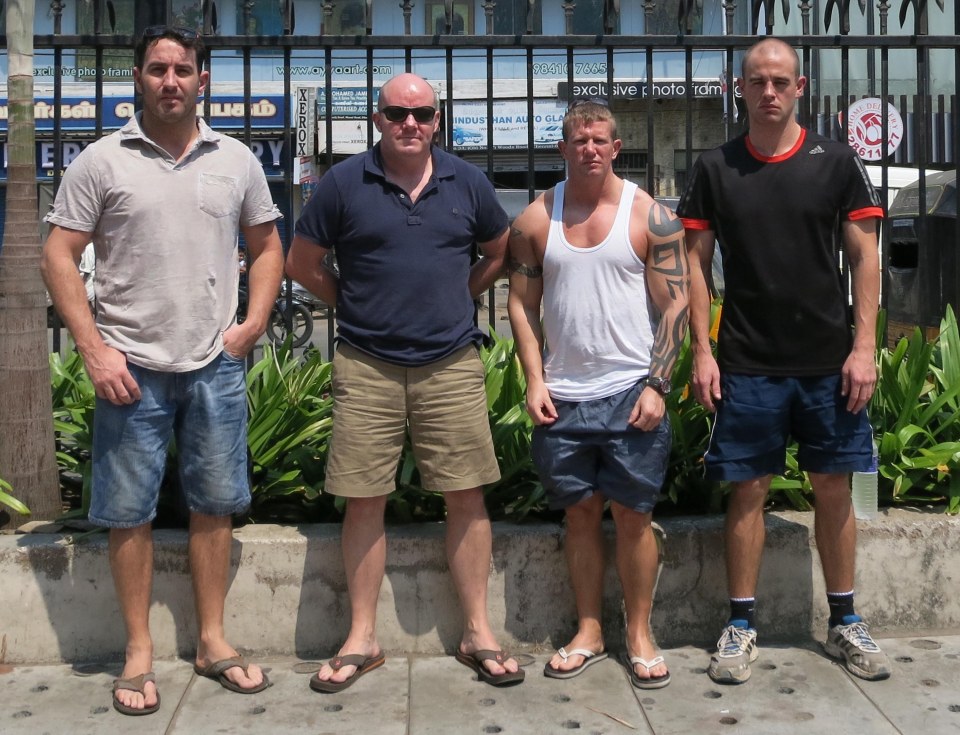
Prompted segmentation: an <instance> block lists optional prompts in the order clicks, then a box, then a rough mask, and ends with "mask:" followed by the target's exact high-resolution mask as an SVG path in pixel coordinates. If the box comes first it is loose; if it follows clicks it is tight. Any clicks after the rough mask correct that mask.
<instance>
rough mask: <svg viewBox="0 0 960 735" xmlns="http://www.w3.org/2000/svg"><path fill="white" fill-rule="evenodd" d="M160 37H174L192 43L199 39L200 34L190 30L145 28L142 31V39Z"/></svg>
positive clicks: (160, 27)
mask: <svg viewBox="0 0 960 735" xmlns="http://www.w3.org/2000/svg"><path fill="white" fill-rule="evenodd" d="M162 36H176V37H177V38H179V39H181V40H184V41H193V40H196V39H198V38H200V34H199V33H197V32H196V31H195V30H193V29H191V28H181V27H173V26H147V27H146V28H144V29H143V36H142V38H161V37H162Z"/></svg>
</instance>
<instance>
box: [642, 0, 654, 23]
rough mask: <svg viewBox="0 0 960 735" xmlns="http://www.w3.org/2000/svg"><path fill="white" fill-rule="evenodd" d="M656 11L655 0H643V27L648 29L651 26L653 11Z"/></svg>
mask: <svg viewBox="0 0 960 735" xmlns="http://www.w3.org/2000/svg"><path fill="white" fill-rule="evenodd" d="M656 9H657V3H656V2H655V0H643V27H644V28H645V29H649V28H650V27H651V26H652V25H653V11H654V10H656Z"/></svg>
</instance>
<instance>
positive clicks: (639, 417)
mask: <svg viewBox="0 0 960 735" xmlns="http://www.w3.org/2000/svg"><path fill="white" fill-rule="evenodd" d="M666 411H667V404H666V403H665V402H664V400H663V396H661V395H660V394H659V393H658V392H657V391H655V390H654V389H653V388H649V387H647V388H644V389H643V390H642V391H640V396H639V397H638V398H637V402H636V403H635V404H634V406H633V410H632V411H631V412H630V418H629V419H627V423H629V424H630V426H632V427H634V428H636V429H640V430H641V431H653V430H654V429H656V428H657V426H658V425H659V424H660V422H661V421H662V420H663V414H665V413H666Z"/></svg>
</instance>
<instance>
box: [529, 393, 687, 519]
mask: <svg viewBox="0 0 960 735" xmlns="http://www.w3.org/2000/svg"><path fill="white" fill-rule="evenodd" d="M641 390H643V383H642V382H640V383H638V384H637V385H635V386H633V387H632V388H628V389H627V390H625V391H622V392H620V393H617V394H616V395H613V396H609V397H607V398H598V399H596V400H592V401H558V400H555V401H554V402H553V405H554V406H555V407H556V409H557V414H558V418H557V420H556V421H555V422H554V423H553V424H550V425H549V426H536V427H534V429H533V442H532V451H533V463H534V465H535V466H536V468H537V474H538V475H539V476H540V481H541V482H542V483H543V487H544V489H545V490H546V491H547V498H548V500H549V502H550V507H551V508H552V509H554V510H560V509H563V508H569V507H570V506H572V505H576V504H577V503H579V502H581V501H583V500H586V499H587V498H589V497H590V496H591V495H593V494H594V493H596V492H599V493H600V494H601V495H603V496H604V497H605V498H607V499H608V500H613V501H615V502H617V503H619V504H620V505H622V506H624V507H625V508H629V509H630V510H634V511H637V512H639V513H650V512H651V511H653V507H654V506H655V505H656V503H657V498H658V497H659V496H660V488H661V486H662V485H663V479H664V476H665V475H666V473H667V462H668V460H669V459H670V436H671V435H670V420H669V419H668V418H667V416H666V415H665V416H664V417H663V420H662V421H661V422H660V424H659V425H658V426H657V428H656V429H654V430H653V431H641V430H640V429H637V428H635V427H633V426H630V424H629V423H627V419H628V418H629V417H630V412H631V411H632V410H633V406H634V404H635V403H636V402H637V398H638V397H639V395H640V391H641Z"/></svg>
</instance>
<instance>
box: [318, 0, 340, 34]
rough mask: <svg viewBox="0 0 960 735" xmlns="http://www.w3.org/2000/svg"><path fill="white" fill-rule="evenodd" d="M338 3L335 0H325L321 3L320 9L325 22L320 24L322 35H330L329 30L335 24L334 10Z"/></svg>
mask: <svg viewBox="0 0 960 735" xmlns="http://www.w3.org/2000/svg"><path fill="white" fill-rule="evenodd" d="M336 8H337V4H336V3H335V2H333V0H325V2H323V3H322V4H321V5H320V10H321V11H322V12H323V24H322V25H321V26H320V33H321V35H324V36H328V35H330V33H329V30H330V27H331V26H332V25H333V11H334V10H336Z"/></svg>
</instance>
